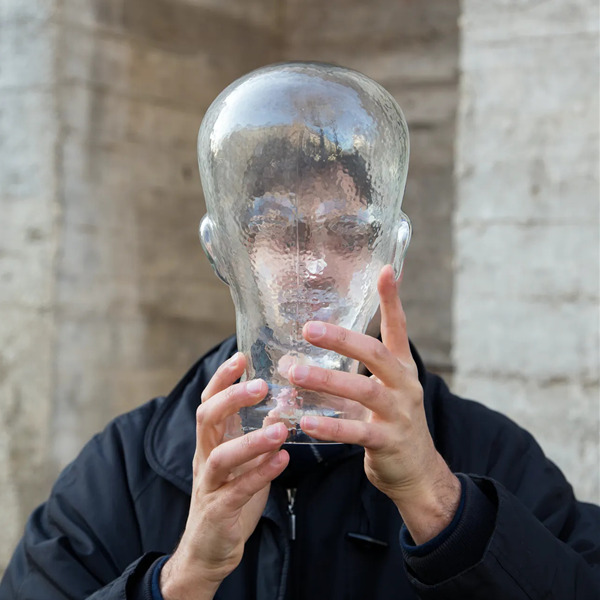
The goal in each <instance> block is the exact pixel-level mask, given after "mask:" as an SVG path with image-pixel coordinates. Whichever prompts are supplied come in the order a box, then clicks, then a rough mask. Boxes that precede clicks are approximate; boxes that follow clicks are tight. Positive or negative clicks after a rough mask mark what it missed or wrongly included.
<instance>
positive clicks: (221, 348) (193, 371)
mask: <svg viewBox="0 0 600 600" xmlns="http://www.w3.org/2000/svg"><path fill="white" fill-rule="evenodd" d="M236 351H237V341H236V338H235V336H231V337H230V338H227V339H226V340H225V341H224V342H222V343H221V344H219V345H218V346H215V347H214V348H213V349H212V350H210V351H209V352H208V353H207V354H205V355H204V356H203V357H202V358H200V359H199V360H198V361H197V362H196V364H194V365H193V366H192V367H191V368H190V370H189V371H188V372H187V373H186V375H185V376H184V377H183V379H182V380H181V381H180V382H179V383H178V384H177V386H176V387H175V388H174V389H173V391H172V392H171V393H170V394H169V395H168V396H167V397H166V398H164V399H163V401H162V403H161V404H160V405H159V408H158V409H157V411H156V413H155V414H154V416H153V417H152V419H151V421H150V423H149V425H148V429H147V430H146V434H145V437H144V450H145V454H146V459H147V460H148V463H149V464H150V466H151V467H152V469H153V470H154V471H155V472H156V473H157V474H158V475H160V476H161V477H163V478H164V479H166V480H167V481H169V482H171V483H172V484H174V485H175V486H176V487H178V488H179V489H180V490H182V491H183V492H185V493H186V494H188V495H190V494H191V491H192V460H193V456H194V451H195V444H196V409H197V407H198V404H199V403H200V395H201V393H202V390H203V389H204V388H205V387H206V385H207V384H208V382H209V380H210V378H211V377H212V375H213V374H214V372H215V371H216V370H217V368H218V367H219V365H220V364H222V363H223V362H225V361H226V360H227V359H228V358H229V357H230V356H233V354H235V352H236ZM411 352H412V355H413V358H414V360H415V362H416V364H417V368H418V372H419V381H420V382H421V385H422V386H423V391H424V397H425V412H426V416H427V422H428V425H429V429H430V431H431V434H432V436H433V435H434V432H433V426H434V422H433V418H432V396H433V390H432V384H431V379H432V378H431V376H429V374H428V373H427V372H426V370H425V367H424V365H423V362H422V360H421V357H420V356H419V354H418V352H417V351H416V349H415V348H414V346H413V345H412V343H411ZM434 439H435V437H434Z"/></svg>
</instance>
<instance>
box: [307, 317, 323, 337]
mask: <svg viewBox="0 0 600 600" xmlns="http://www.w3.org/2000/svg"><path fill="white" fill-rule="evenodd" d="M325 332H326V329H325V325H323V324H322V323H315V322H314V321H310V322H309V323H307V324H306V335H307V336H308V337H309V338H312V339H313V340H318V339H319V338H322V337H323V336H324V335H325Z"/></svg>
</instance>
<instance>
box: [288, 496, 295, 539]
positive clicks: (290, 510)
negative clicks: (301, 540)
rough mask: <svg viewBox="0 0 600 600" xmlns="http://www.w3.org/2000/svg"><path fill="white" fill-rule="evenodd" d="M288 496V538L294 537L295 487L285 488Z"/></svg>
mask: <svg viewBox="0 0 600 600" xmlns="http://www.w3.org/2000/svg"><path fill="white" fill-rule="evenodd" d="M286 491H287V498H288V506H287V508H288V533H289V536H290V540H292V541H294V540H295V539H296V513H295V512H294V505H295V504H296V488H287V490H286Z"/></svg>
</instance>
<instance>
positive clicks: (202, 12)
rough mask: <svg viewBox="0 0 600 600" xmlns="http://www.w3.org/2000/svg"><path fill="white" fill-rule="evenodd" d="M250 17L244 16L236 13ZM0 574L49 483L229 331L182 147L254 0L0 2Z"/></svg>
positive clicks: (191, 140) (254, 57) (269, 20)
mask: <svg viewBox="0 0 600 600" xmlns="http://www.w3.org/2000/svg"><path fill="white" fill-rule="evenodd" d="M249 4H251V6H247V5H249ZM0 11H1V12H0V96H1V99H2V100H1V101H2V104H1V108H0V165H1V167H0V184H1V196H0V202H1V212H2V225H3V235H2V236H1V237H0V282H1V287H0V312H1V317H0V406H1V410H0V506H1V507H2V510H0V530H1V531H2V536H1V539H2V543H1V544H0V572H1V571H2V569H3V567H4V565H5V564H6V562H7V560H8V558H9V556H10V554H11V553H12V550H13V548H14V545H15V544H16V542H17V540H18V538H19V537H20V535H21V532H22V527H23V524H24V521H25V519H26V517H27V516H28V514H29V513H30V512H31V510H32V509H33V508H34V506H35V505H36V504H38V503H39V502H41V501H42V500H43V499H44V498H45V497H46V496H47V494H48V491H49V489H50V485H51V483H52V481H53V480H54V479H55V477H56V475H57V473H58V470H59V469H60V468H61V467H62V466H64V465H65V464H66V463H67V462H68V461H70V460H71V459H72V458H73V457H74V456H75V455H76V453H77V452H78V451H79V449H80V448H81V446H82V445H83V444H84V443H85V441H87V439H89V438H90V437H91V435H92V434H93V433H94V432H96V431H98V430H100V429H102V428H103V427H104V425H105V424H106V422H107V421H108V420H110V419H111V418H112V417H113V416H115V415H116V414H118V413H121V412H123V411H126V410H129V409H131V408H133V407H134V406H136V405H139V404H141V403H143V402H144V401H146V400H147V399H149V398H151V397H153V396H155V395H160V394H163V393H166V392H168V391H169V390H170V389H171V388H172V386H173V385H174V384H175V383H176V381H177V380H178V378H179V377H180V376H181V375H182V374H183V373H184V372H185V370H186V369H187V368H188V366H189V365H190V364H191V362H192V361H193V360H195V358H197V357H198V356H199V355H200V354H202V353H203V352H204V351H205V350H207V349H208V348H209V347H211V346H212V345H214V344H215V343H217V342H218V341H220V340H221V339H222V338H223V337H224V336H225V335H229V334H230V333H231V332H232V331H233V310H232V308H231V301H230V296H229V292H228V289H227V288H226V287H225V286H223V285H222V284H220V283H219V282H218V280H217V279H216V277H215V276H214V275H213V273H212V270H211V268H210V267H209V265H208V263H207V261H206V259H205V258H204V256H203V254H202V251H201V247H200V244H199V241H198V236H197V223H198V222H199V220H200V217H201V216H202V214H203V213H204V207H203V202H202V195H201V189H200V183H199V179H198V173H197V165H196V150H195V145H196V134H197V130H198V126H199V124H200V121H201V119H202V115H203V113H204V111H205V110H206V108H207V106H208V105H209V103H210V102H211V101H212V100H213V98H214V97H215V96H216V94H217V93H218V92H219V91H220V90H221V89H222V88H223V87H225V86H226V85H227V84H228V83H230V82H231V81H232V80H233V79H235V78H237V77H238V76H240V75H242V74H243V73H245V72H247V71H249V70H251V69H253V68H255V67H258V66H260V65H263V64H265V63H270V62H273V61H274V60H276V58H277V52H278V48H279V42H278V40H279V37H278V34H276V33H275V27H274V23H275V15H274V14H273V6H272V3H271V2H270V1H269V2H266V1H265V2H262V3H261V2H256V1H254V2H252V3H245V2H241V1H240V2H229V3H223V2H219V3H210V2H204V3H202V2H196V3H191V2H183V1H182V2H175V1H170V2H166V1H163V0H143V1H134V0H127V1H124V0H123V1H121V0H109V1H107V0H98V1H91V0H62V1H58V0H57V1H55V2H50V1H42V0H39V1H37V2H33V1H27V2H22V1H21V0H18V1H17V0H14V1H12V0H3V1H2V2H0Z"/></svg>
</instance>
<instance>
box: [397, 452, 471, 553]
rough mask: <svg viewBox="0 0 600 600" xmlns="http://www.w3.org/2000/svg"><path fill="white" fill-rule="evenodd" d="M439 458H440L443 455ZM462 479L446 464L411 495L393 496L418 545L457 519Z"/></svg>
mask: <svg viewBox="0 0 600 600" xmlns="http://www.w3.org/2000/svg"><path fill="white" fill-rule="evenodd" d="M440 460H442V462H443V459H441V457H440ZM461 491H462V487H461V483H460V480H459V479H458V478H457V477H456V475H454V473H452V471H450V469H449V468H448V466H447V465H446V463H445V462H444V463H443V467H442V468H441V469H440V470H439V471H438V472H436V473H435V475H434V476H433V477H430V478H428V480H427V481H426V482H424V483H423V484H422V485H420V486H419V487H418V489H415V490H414V491H413V493H411V494H410V495H408V496H406V495H405V496H403V497H399V498H393V500H394V503H395V504H396V507H397V508H398V511H399V512H400V514H401V516H402V519H403V521H404V524H405V525H406V528H407V529H408V531H409V533H410V535H411V537H412V539H413V540H414V541H415V543H416V544H419V545H420V544H424V543H425V542H428V541H429V540H431V539H433V538H434V537H436V536H437V535H438V534H439V533H441V532H442V531H443V530H444V529H445V528H446V527H448V525H450V523H451V522H452V519H453V518H454V515H455V514H456V510H457V509H458V506H459V504H460V498H461Z"/></svg>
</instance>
